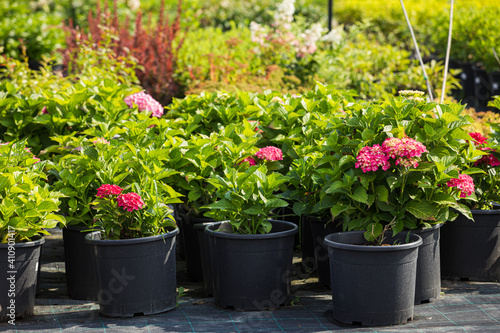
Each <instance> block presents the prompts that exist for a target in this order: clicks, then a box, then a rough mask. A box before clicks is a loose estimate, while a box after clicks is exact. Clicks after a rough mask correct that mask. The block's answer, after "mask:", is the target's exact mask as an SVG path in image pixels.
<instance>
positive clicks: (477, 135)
mask: <svg viewBox="0 0 500 333" xmlns="http://www.w3.org/2000/svg"><path fill="white" fill-rule="evenodd" d="M469 135H470V137H471V138H472V139H474V143H475V144H476V145H482V144H483V143H485V142H486V140H487V139H486V138H485V137H484V136H482V135H481V133H479V132H472V133H469Z"/></svg>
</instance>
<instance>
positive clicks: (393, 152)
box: [382, 137, 427, 168]
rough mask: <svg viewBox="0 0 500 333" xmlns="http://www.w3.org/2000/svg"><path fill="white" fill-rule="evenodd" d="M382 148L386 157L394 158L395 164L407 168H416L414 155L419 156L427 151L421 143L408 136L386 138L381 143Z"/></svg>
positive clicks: (416, 163) (416, 161)
mask: <svg viewBox="0 0 500 333" xmlns="http://www.w3.org/2000/svg"><path fill="white" fill-rule="evenodd" d="M382 150H383V151H384V153H386V154H387V157H388V158H393V159H395V160H396V165H403V166H404V167H407V168H409V167H414V168H416V167H417V166H418V160H417V159H416V157H421V156H422V154H423V153H425V152H427V148H426V147H425V146H424V145H423V144H422V143H420V142H418V141H417V140H414V139H411V138H408V137H404V138H402V139H399V138H387V139H385V141H384V143H382Z"/></svg>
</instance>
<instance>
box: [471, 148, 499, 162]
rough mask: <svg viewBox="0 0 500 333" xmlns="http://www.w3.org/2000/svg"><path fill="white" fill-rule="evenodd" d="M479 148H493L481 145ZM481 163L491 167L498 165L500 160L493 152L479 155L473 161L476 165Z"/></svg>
mask: <svg viewBox="0 0 500 333" xmlns="http://www.w3.org/2000/svg"><path fill="white" fill-rule="evenodd" d="M479 149H480V150H493V149H491V148H488V147H483V148H479ZM482 163H484V164H489V165H491V166H492V167H494V166H498V165H500V161H499V160H498V158H496V157H495V156H494V155H493V154H488V155H483V156H481V158H480V159H479V160H477V161H476V162H475V163H474V166H477V165H478V164H482Z"/></svg>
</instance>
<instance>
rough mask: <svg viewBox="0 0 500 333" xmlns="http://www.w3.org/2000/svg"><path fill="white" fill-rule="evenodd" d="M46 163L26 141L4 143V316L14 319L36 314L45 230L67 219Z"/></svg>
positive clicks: (0, 228)
mask: <svg viewBox="0 0 500 333" xmlns="http://www.w3.org/2000/svg"><path fill="white" fill-rule="evenodd" d="M45 165H46V162H45V161H40V159H39V158H38V157H35V156H34V155H33V154H32V153H31V152H30V150H29V148H27V147H26V143H25V142H24V141H21V142H16V143H13V142H11V143H8V142H7V143H0V202H1V204H0V221H1V222H0V258H1V260H0V279H1V281H2V284H1V286H2V288H1V290H0V291H1V293H2V297H1V298H0V321H9V322H10V323H11V324H15V321H16V319H19V318H26V317H29V316H31V315H33V311H34V305H35V293H36V286H37V278H38V272H39V270H40V262H39V257H40V251H41V246H42V244H43V243H44V238H43V235H49V232H48V231H47V229H50V228H54V227H56V226H57V224H60V223H61V224H64V223H65V219H64V217H63V216H61V215H58V214H56V213H57V212H58V211H59V204H60V198H61V197H63V196H64V195H63V194H62V193H60V192H58V191H54V190H52V189H50V187H49V185H48V183H47V175H46V174H45V172H44V168H45Z"/></svg>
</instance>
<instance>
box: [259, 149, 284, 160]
mask: <svg viewBox="0 0 500 333" xmlns="http://www.w3.org/2000/svg"><path fill="white" fill-rule="evenodd" d="M255 157H257V158H260V159H262V160H267V161H281V160H283V152H282V151H281V149H279V148H277V147H273V146H267V147H264V148H261V149H260V150H259V151H258V152H257V153H256V154H255Z"/></svg>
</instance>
